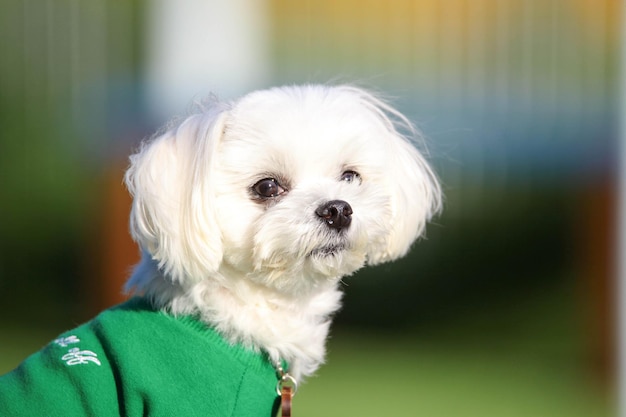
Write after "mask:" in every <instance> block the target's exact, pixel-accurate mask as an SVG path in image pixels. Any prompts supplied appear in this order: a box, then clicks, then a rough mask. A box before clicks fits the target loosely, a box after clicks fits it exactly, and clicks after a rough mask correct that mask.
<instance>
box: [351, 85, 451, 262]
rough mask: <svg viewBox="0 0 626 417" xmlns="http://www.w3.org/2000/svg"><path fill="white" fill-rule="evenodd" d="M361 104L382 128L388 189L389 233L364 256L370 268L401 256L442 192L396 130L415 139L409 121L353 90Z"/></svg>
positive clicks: (437, 208) (435, 210)
mask: <svg viewBox="0 0 626 417" xmlns="http://www.w3.org/2000/svg"><path fill="white" fill-rule="evenodd" d="M355 90H356V91H357V92H358V94H359V95H360V99H361V102H362V103H363V104H365V105H366V107H368V108H369V110H370V111H372V113H373V114H374V117H376V118H378V119H379V121H380V122H381V125H382V126H383V129H384V132H385V133H384V138H381V139H382V140H385V145H386V149H387V150H388V153H387V165H388V171H387V172H386V173H385V178H386V180H387V182H388V183H387V188H388V189H389V190H390V191H389V194H390V205H391V219H390V220H389V227H390V231H389V234H388V236H387V239H386V240H385V243H384V245H383V247H380V246H378V247H376V248H373V250H372V252H371V253H368V263H369V264H370V265H374V264H379V263H383V262H388V261H392V260H394V259H397V258H400V257H402V256H404V255H405V254H406V253H407V252H408V251H409V249H410V247H411V244H412V243H413V242H414V241H415V240H416V239H417V238H418V237H420V236H421V235H422V234H423V233H424V229H425V227H426V222H427V221H428V220H430V219H431V218H432V217H433V216H434V215H435V214H437V213H438V212H439V211H440V210H441V207H442V191H441V186H440V184H439V180H438V179H437V176H436V174H435V173H434V171H433V170H432V169H431V167H430V166H429V164H428V162H426V159H425V158H424V156H423V155H422V154H421V153H420V152H419V151H418V150H417V148H416V146H414V144H413V143H411V142H410V141H409V140H408V139H407V138H406V137H405V136H404V135H402V134H401V133H400V132H399V131H398V127H403V128H405V129H406V130H408V131H409V132H410V133H411V134H412V135H413V136H419V135H418V133H417V131H416V130H415V128H414V127H413V126H412V124H411V123H410V122H409V120H408V119H407V118H406V117H405V116H404V115H402V114H401V113H400V112H398V111H397V110H396V109H394V108H393V107H391V106H390V105H388V104H387V103H385V102H383V101H381V100H379V99H378V98H376V97H375V96H374V95H372V94H370V93H368V92H364V91H361V90H359V89H355Z"/></svg>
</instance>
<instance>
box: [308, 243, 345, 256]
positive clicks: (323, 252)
mask: <svg viewBox="0 0 626 417" xmlns="http://www.w3.org/2000/svg"><path fill="white" fill-rule="evenodd" d="M345 249H346V245H344V244H332V245H326V246H322V247H319V248H317V249H313V250H312V251H311V253H310V254H309V256H312V257H320V258H325V257H327V256H335V255H336V254H338V253H339V252H341V251H344V250H345Z"/></svg>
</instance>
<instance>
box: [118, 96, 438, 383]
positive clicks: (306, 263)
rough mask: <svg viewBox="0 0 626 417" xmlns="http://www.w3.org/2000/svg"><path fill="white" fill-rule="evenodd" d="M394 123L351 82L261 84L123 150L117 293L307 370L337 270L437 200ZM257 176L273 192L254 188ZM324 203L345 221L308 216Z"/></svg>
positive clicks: (396, 246) (401, 248) (333, 302)
mask: <svg viewBox="0 0 626 417" xmlns="http://www.w3.org/2000/svg"><path fill="white" fill-rule="evenodd" d="M399 126H403V127H404V128H410V123H409V122H408V121H407V120H406V118H405V117H404V116H402V115H401V114H400V113H398V112H397V111H396V110H394V109H393V108H391V107H390V106H389V105H387V104H385V103H384V102H382V101H381V100H379V99H378V98H376V97H375V96H374V95H372V94H371V93H369V92H366V91H364V90H361V89H358V88H355V87H351V86H338V87H327V86H320V85H312V86H299V87H282V88H273V89H269V90H263V91H257V92H253V93H251V94H249V95H247V96H244V97H243V98H241V99H239V100H238V101H235V102H232V103H213V104H212V105H210V106H208V107H207V108H205V109H202V111H200V112H199V113H197V114H193V115H191V116H189V117H188V118H187V119H185V120H183V121H182V122H181V123H179V124H177V125H176V126H174V127H172V128H171V129H169V130H168V131H166V132H165V133H163V134H162V135H160V136H158V137H156V138H154V139H152V140H151V141H149V142H147V143H145V144H144V145H143V146H142V147H141V149H140V150H139V152H138V153H137V154H135V155H134V156H132V157H131V166H130V168H129V170H128V172H127V174H126V184H127V186H128V189H129V190H130V192H131V194H132V195H133V197H134V200H133V207H132V214H131V232H132V235H133V238H134V239H135V240H136V241H137V242H138V244H139V245H140V246H141V248H142V249H143V257H142V260H141V262H140V264H139V265H138V266H137V267H136V269H135V271H134V273H133V275H132V277H131V278H130V280H129V282H128V284H127V288H128V289H129V290H131V291H136V292H140V293H144V294H146V295H147V296H149V297H151V298H152V299H153V300H154V302H155V303H156V304H157V306H158V307H160V308H163V309H165V310H167V311H169V312H171V313H173V314H195V315H198V316H199V317H201V319H202V320H203V321H205V322H206V323H208V324H209V325H211V326H213V327H215V328H216V329H217V330H218V331H220V332H221V333H222V334H223V335H224V337H225V338H226V339H228V340H229V341H231V342H233V343H235V342H237V343H243V344H245V345H247V346H249V347H251V348H253V349H258V350H262V351H265V352H267V354H269V356H270V357H271V359H273V360H274V361H277V360H279V359H283V360H286V361H287V362H288V363H289V364H290V367H291V369H290V372H291V373H292V375H294V376H295V377H296V378H300V377H302V376H307V375H310V374H311V373H313V372H314V371H315V370H316V369H317V368H318V366H319V365H320V364H321V363H322V362H323V360H324V354H325V348H324V345H325V339H326V336H327V333H328V328H329V325H330V316H331V315H332V313H334V312H335V311H336V310H337V309H338V308H339V306H340V300H341V292H340V291H339V289H338V284H339V281H340V279H341V277H343V276H346V275H349V274H352V273H353V272H354V271H356V270H357V269H359V268H361V267H362V266H364V265H366V264H368V265H374V264H378V263H382V262H387V261H391V260H394V259H397V258H399V257H401V256H403V255H405V254H406V253H407V251H408V250H409V247H410V246H411V244H412V243H413V241H414V240H415V239H416V238H417V237H419V236H420V235H421V234H422V232H423V230H424V227H425V223H426V221H427V220H428V219H429V218H430V217H431V216H432V215H433V214H435V213H436V212H437V211H438V210H439V209H440V206H441V191H440V187H439V184H438V181H437V179H436V176H435V175H434V173H433V172H432V170H431V169H430V168H429V166H428V164H427V163H426V161H425V159H424V158H423V157H422V155H421V154H420V153H419V152H418V151H417V150H416V148H415V147H414V146H413V145H412V144H411V143H410V141H409V140H408V139H407V138H405V137H404V136H403V135H402V134H400V133H399V131H398V127H399ZM346 173H348V174H346ZM263 179H273V180H275V183H276V184H278V186H280V189H282V190H284V192H282V193H281V194H280V195H276V196H271V197H264V196H262V195H259V193H258V190H255V184H258V183H259V181H261V180H263ZM332 200H341V201H346V202H348V203H349V205H350V207H351V208H352V210H353V214H352V215H350V216H348V217H350V218H351V223H350V225H349V226H348V227H344V228H341V229H340V230H339V229H336V228H333V227H329V224H328V222H326V221H324V219H323V218H321V217H320V215H319V214H316V210H317V209H318V208H319V207H320V206H321V205H323V204H324V203H326V202H328V201H332Z"/></svg>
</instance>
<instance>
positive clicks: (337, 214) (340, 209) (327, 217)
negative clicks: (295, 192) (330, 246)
mask: <svg viewBox="0 0 626 417" xmlns="http://www.w3.org/2000/svg"><path fill="white" fill-rule="evenodd" d="M315 214H317V215H318V216H319V217H320V218H321V219H322V220H323V221H324V223H326V224H327V225H328V227H332V228H333V229H337V230H340V229H343V228H345V227H348V226H350V222H352V207H350V204H348V203H347V202H346V201H343V200H332V201H329V202H327V203H324V204H322V205H321V206H319V207H318V208H317V210H315Z"/></svg>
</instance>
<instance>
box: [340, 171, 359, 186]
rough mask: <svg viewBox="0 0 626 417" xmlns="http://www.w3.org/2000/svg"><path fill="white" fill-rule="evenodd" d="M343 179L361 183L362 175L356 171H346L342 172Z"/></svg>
mask: <svg viewBox="0 0 626 417" xmlns="http://www.w3.org/2000/svg"><path fill="white" fill-rule="evenodd" d="M341 181H345V182H355V181H357V182H358V183H359V184H360V183H361V175H360V174H359V173H358V172H356V171H346V172H344V173H343V174H341Z"/></svg>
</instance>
